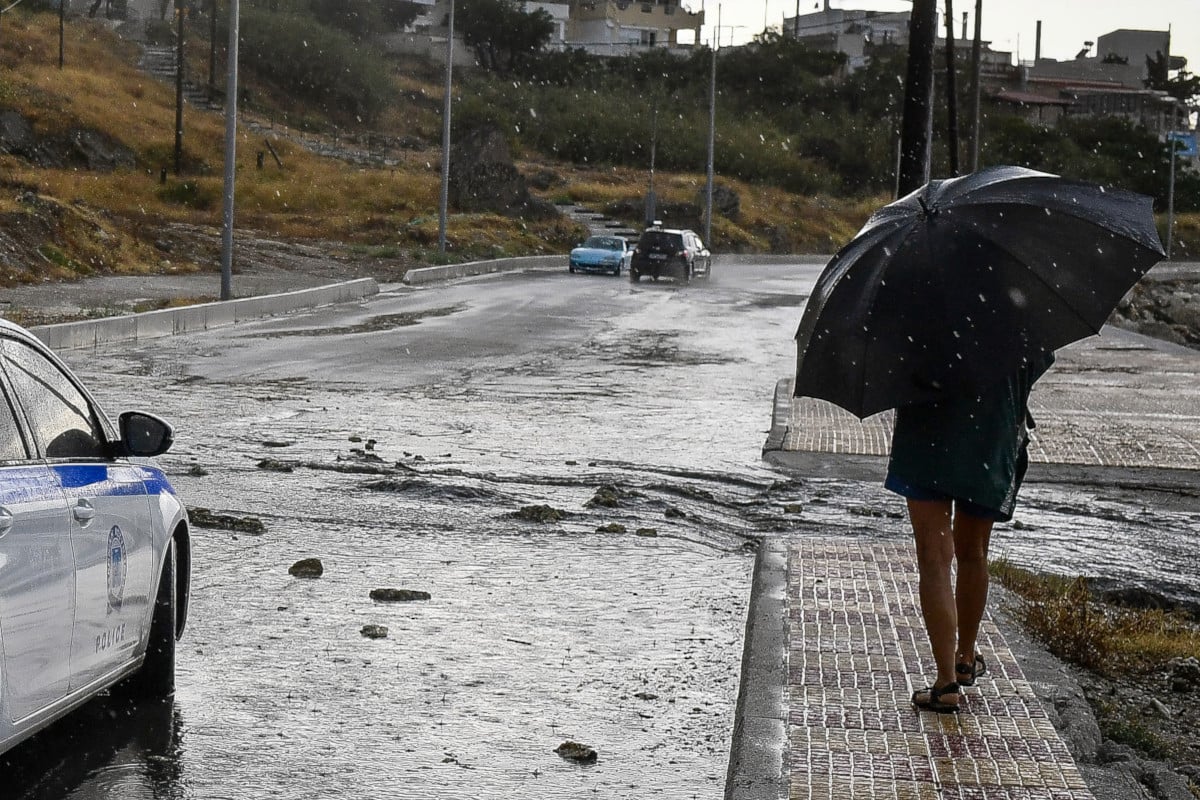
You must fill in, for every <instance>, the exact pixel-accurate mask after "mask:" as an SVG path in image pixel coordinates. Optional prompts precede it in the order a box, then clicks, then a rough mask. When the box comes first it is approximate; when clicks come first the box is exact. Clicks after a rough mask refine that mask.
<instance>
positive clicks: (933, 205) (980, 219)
mask: <svg viewBox="0 0 1200 800" xmlns="http://www.w3.org/2000/svg"><path fill="white" fill-rule="evenodd" d="M1162 257H1163V248H1162V243H1161V242H1160V241H1159V238H1158V232H1157V231H1156V230H1155V227H1154V216H1153V212H1152V208H1151V200H1150V198H1149V197H1145V196H1143V195H1138V194H1133V193H1132V192H1126V191H1122V190H1116V189H1110V188H1105V187H1103V186H1098V185H1096V184H1091V183H1086V182H1082V181H1074V180H1067V179H1064V178H1060V177H1058V176H1056V175H1050V174H1047V173H1044V172H1035V171H1033V170H1029V169H1023V168H1021V167H994V168H990V169H986V170H981V171H980V172H976V173H973V174H971V175H966V176H964V177H961V178H954V179H951V180H942V181H933V182H931V183H929V184H928V185H926V186H925V187H923V188H921V189H919V190H917V191H916V192H914V193H912V194H911V195H908V196H907V197H904V198H901V199H900V200H897V201H896V202H894V203H891V204H890V205H887V206H885V207H883V208H881V209H879V210H878V211H876V212H875V213H874V214H873V215H872V216H871V218H870V219H869V220H867V224H866V225H865V226H864V227H863V229H862V230H861V231H859V232H858V234H857V235H856V236H855V237H854V239H853V240H851V242H850V243H849V244H847V245H846V246H845V247H844V248H842V249H841V251H839V252H838V253H837V255H835V256H834V257H833V259H832V260H831V261H830V262H829V264H828V265H827V266H826V268H825V270H824V272H822V273H821V276H820V277H819V278H818V279H817V283H816V286H815V287H814V289H813V293H812V296H811V297H810V298H809V300H808V304H807V306H806V307H805V309H804V314H803V315H802V317H801V319H800V327H799V329H798V330H797V332H796V343H797V365H796V388H795V394H796V396H808V397H817V398H821V399H824V400H829V401H830V402H833V403H836V404H837V405H839V406H841V407H843V408H845V409H846V410H848V411H850V412H852V413H854V414H856V415H857V416H859V417H866V416H869V415H870V414H874V413H876V412H879V411H883V410H885V409H888V408H898V407H900V406H903V405H908V404H912V403H920V402H926V401H932V400H936V399H938V398H939V397H944V396H946V394H947V393H956V392H957V393H962V392H970V391H973V390H974V389H977V388H978V387H980V386H984V385H986V384H988V383H990V382H992V381H995V380H998V379H1000V378H1003V377H1006V376H1007V375H1009V374H1010V373H1011V371H1012V370H1014V369H1016V368H1017V367H1018V366H1019V365H1020V364H1021V363H1022V362H1023V360H1025V359H1029V358H1034V357H1040V356H1041V355H1043V354H1044V353H1046V352H1049V351H1053V350H1055V349H1057V348H1059V347H1062V346H1063V345H1066V344H1069V343H1070V342H1073V341H1076V340H1078V339H1082V338H1084V337H1086V336H1090V335H1092V334H1094V333H1098V332H1099V330H1100V327H1101V326H1102V325H1103V324H1104V322H1105V320H1106V319H1107V318H1108V315H1109V314H1110V313H1111V312H1112V310H1113V308H1114V307H1116V304H1117V303H1118V302H1120V300H1121V298H1122V297H1123V296H1124V295H1125V293H1126V292H1127V291H1128V290H1129V289H1130V287H1132V286H1133V284H1135V283H1136V282H1137V281H1138V279H1139V278H1141V276H1142V275H1144V274H1145V273H1146V271H1147V270H1148V269H1150V267H1151V266H1153V265H1154V264H1155V263H1157V262H1158V261H1159V260H1160V259H1161V258H1162Z"/></svg>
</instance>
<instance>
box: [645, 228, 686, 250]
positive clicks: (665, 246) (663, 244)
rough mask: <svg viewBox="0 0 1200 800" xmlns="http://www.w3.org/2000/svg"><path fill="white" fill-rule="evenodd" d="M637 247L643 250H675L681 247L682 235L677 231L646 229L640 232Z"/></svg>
mask: <svg viewBox="0 0 1200 800" xmlns="http://www.w3.org/2000/svg"><path fill="white" fill-rule="evenodd" d="M638 247H640V248H642V249H643V250H669V251H671V252H677V251H679V250H682V249H683V237H682V236H680V235H679V234H678V233H666V232H665V231H646V232H645V233H643V234H642V238H641V241H639V242H638Z"/></svg>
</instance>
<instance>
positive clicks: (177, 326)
mask: <svg viewBox="0 0 1200 800" xmlns="http://www.w3.org/2000/svg"><path fill="white" fill-rule="evenodd" d="M378 291H379V284H377V283H376V282H375V279H374V278H362V279H359V280H354V281H345V282H343V283H335V284H332V285H329V286H318V287H316V288H314V289H300V290H298V291H295V292H284V293H282V294H269V295H262V296H259V297H244V298H240V299H237V300H225V301H221V302H216V303H203V304H201V305H194V306H183V307H181V308H164V309H162V310H160V311H148V312H146V313H144V314H130V315H127V316H123V317H105V318H103V319H92V320H83V321H81V322H64V323H61V324H58V325H39V326H37V327H35V328H31V329H30V330H32V332H33V333H34V335H35V336H37V337H38V338H39V339H41V340H42V341H43V342H45V343H46V344H47V345H49V346H50V347H51V348H52V349H54V350H72V349H76V348H81V347H96V346H98V345H104V344H111V343H114V342H130V341H138V340H142V339H154V338H157V337H160V336H173V335H175V334H177V333H192V332H195V331H203V330H208V329H209V328H217V327H221V326H223V325H232V324H234V323H236V322H242V321H244V320H249V319H260V318H262V317H272V316H275V315H277V314H285V313H287V312H289V311H296V310H298V309H302V308H316V307H317V306H325V305H330V304H332V303H344V302H348V301H353V300H361V299H363V298H364V297H369V296H370V295H373V294H376V293H377V292H378Z"/></svg>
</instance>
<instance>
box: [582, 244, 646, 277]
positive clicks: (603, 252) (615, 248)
mask: <svg viewBox="0 0 1200 800" xmlns="http://www.w3.org/2000/svg"><path fill="white" fill-rule="evenodd" d="M631 258H633V247H632V245H631V244H630V242H629V240H628V239H626V238H625V237H624V236H589V237H588V238H587V241H585V242H584V243H583V244H581V245H579V247H576V248H575V249H574V250H572V251H571V257H570V261H569V262H568V264H567V269H568V270H570V271H571V272H608V273H611V274H613V275H620V274H621V270H623V269H625V268H627V267H628V266H629V260H630V259H631Z"/></svg>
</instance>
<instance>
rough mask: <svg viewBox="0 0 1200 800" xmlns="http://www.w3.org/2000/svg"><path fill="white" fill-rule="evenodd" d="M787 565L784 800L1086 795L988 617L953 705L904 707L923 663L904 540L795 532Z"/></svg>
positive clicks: (921, 678) (1010, 799)
mask: <svg viewBox="0 0 1200 800" xmlns="http://www.w3.org/2000/svg"><path fill="white" fill-rule="evenodd" d="M788 561H789V563H788V590H787V593H788V620H789V627H790V631H789V640H790V644H789V662H788V689H789V691H788V695H789V696H788V701H789V707H790V711H789V716H788V736H789V744H790V757H789V763H790V765H791V785H790V797H791V800H852V799H853V798H863V797H869V798H888V799H891V800H926V799H928V800H1092V798H1093V795H1092V793H1091V792H1090V791H1089V790H1088V788H1087V784H1086V783H1085V782H1084V781H1083V778H1082V777H1081V776H1080V774H1079V770H1078V769H1077V768H1076V766H1075V763H1074V761H1073V760H1072V759H1071V756H1070V753H1069V752H1068V751H1067V747H1066V745H1065V744H1064V743H1063V741H1062V739H1060V738H1059V736H1058V733H1057V732H1056V731H1055V730H1054V726H1053V725H1052V724H1051V722H1050V719H1049V717H1047V715H1046V712H1045V710H1044V709H1043V708H1042V706H1041V704H1040V703H1039V702H1038V699H1037V696H1036V695H1035V694H1034V691H1033V688H1032V687H1031V686H1030V684H1029V682H1028V681H1026V680H1025V677H1024V675H1022V673H1021V668H1020V665H1018V664H1017V661H1016V658H1015V657H1014V656H1013V654H1012V651H1011V650H1010V649H1009V647H1008V645H1007V644H1006V643H1005V641H1004V637H1003V635H1002V634H1001V633H1000V631H999V629H998V628H997V627H996V625H995V623H994V622H993V621H992V619H991V618H990V617H988V618H985V619H984V623H983V628H982V630H981V632H980V650H981V652H983V653H984V654H985V658H986V659H987V662H988V674H987V675H986V676H984V677H982V678H980V680H979V682H978V684H977V686H975V687H973V688H969V689H967V690H965V693H964V695H963V699H962V711H961V712H960V713H959V714H945V715H943V714H935V713H932V712H928V711H925V712H918V711H916V710H915V709H914V708H913V707H912V703H911V702H910V697H911V695H912V692H913V691H914V690H916V689H918V688H921V687H923V686H924V685H925V682H926V680H927V676H931V675H932V674H933V672H934V669H933V657H932V655H931V654H930V652H929V645H928V640H927V639H926V636H925V629H924V625H923V623H922V621H921V614H920V605H919V602H918V600H917V594H916V592H917V588H916V587H917V569H916V562H915V560H914V557H913V554H912V549H911V547H910V546H909V545H907V544H906V543H905V544H896V543H887V544H879V543H862V542H857V541H852V540H841V539H839V540H833V539H799V540H796V541H795V542H793V543H792V545H791V548H790V552H789V559H788Z"/></svg>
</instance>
